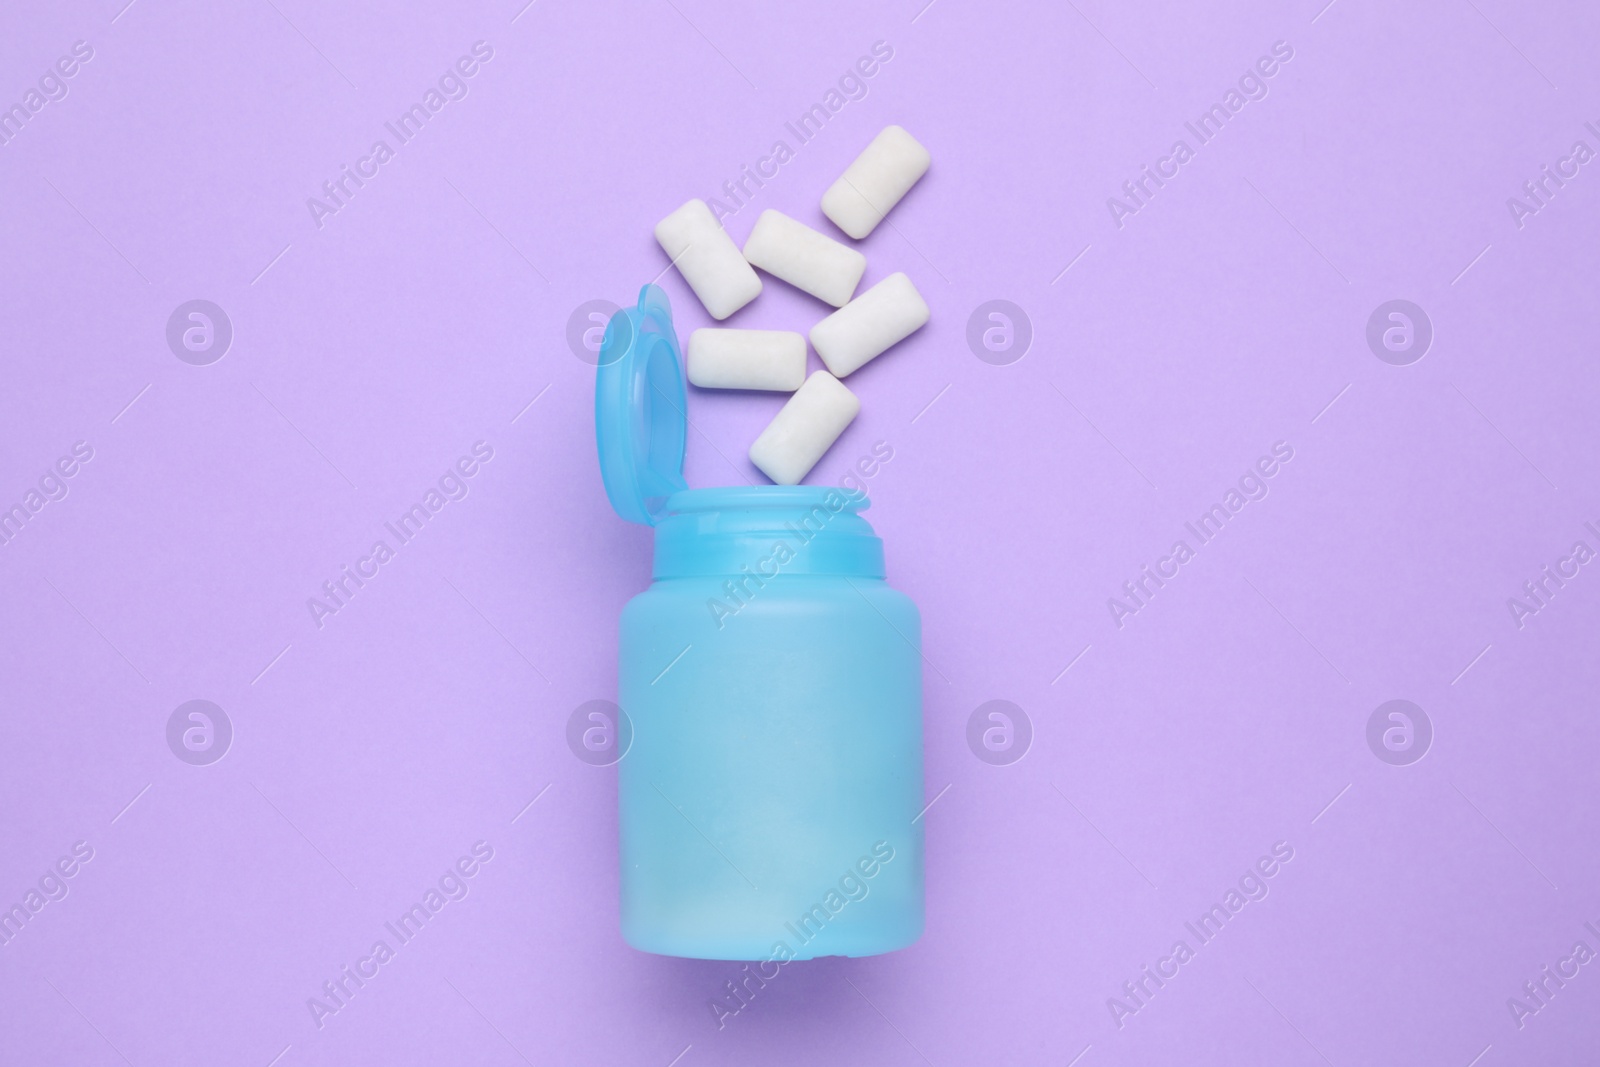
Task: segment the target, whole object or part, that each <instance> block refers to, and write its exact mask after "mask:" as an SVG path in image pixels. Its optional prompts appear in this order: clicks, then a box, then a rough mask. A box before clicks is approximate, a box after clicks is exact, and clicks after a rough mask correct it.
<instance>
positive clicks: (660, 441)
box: [594, 285, 689, 526]
mask: <svg viewBox="0 0 1600 1067" xmlns="http://www.w3.org/2000/svg"><path fill="white" fill-rule="evenodd" d="M681 362H682V356H681V353H680V351H679V349H678V335H677V334H676V333H674V332H673V329H672V307H671V305H670V304H668V303H667V294H666V293H664V292H662V291H661V288H660V287H659V286H656V285H647V286H645V287H644V288H643V289H641V290H640V291H639V306H638V307H632V308H622V309H620V310H618V311H617V312H616V314H614V315H612V316H611V322H610V323H608V324H607V326H606V333H605V339H604V340H603V341H602V342H601V343H600V365H599V367H598V369H597V372H596V374H595V387H594V429H595V439H596V442H597V443H598V445H599V448H600V476H601V477H602V478H603V479H604V480H605V486H606V496H607V497H609V498H610V499H611V506H612V507H613V508H615V509H616V512H617V514H618V515H621V516H622V517H623V518H624V519H627V520H628V521H629V522H638V523H643V524H645V525H647V526H654V525H655V524H656V523H657V522H659V521H660V518H661V515H662V513H663V511H664V510H665V505H666V502H667V497H669V496H671V495H672V494H673V493H676V492H678V491H679V490H680V489H686V488H688V485H687V484H686V483H685V482H684V480H683V449H684V440H685V436H686V433H687V428H688V424H689V423H688V417H687V416H686V415H685V410H684V404H685V399H686V398H685V394H684V388H683V371H682V369H681Z"/></svg>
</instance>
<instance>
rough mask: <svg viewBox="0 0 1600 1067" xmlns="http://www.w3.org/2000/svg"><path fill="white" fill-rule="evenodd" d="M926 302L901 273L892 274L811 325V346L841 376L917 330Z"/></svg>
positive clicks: (925, 309) (849, 372)
mask: <svg viewBox="0 0 1600 1067" xmlns="http://www.w3.org/2000/svg"><path fill="white" fill-rule="evenodd" d="M927 321H928V305H927V302H926V301H924V300H923V299H922V294H921V293H919V292H917V287H916V286H914V285H912V284H911V279H910V278H907V277H906V276H905V275H904V274H899V273H896V274H891V275H889V276H888V277H887V278H885V279H884V280H883V281H881V282H879V283H878V284H877V285H874V286H873V287H872V288H871V289H868V290H867V291H866V292H864V293H862V294H861V295H860V296H858V297H856V298H855V299H854V300H852V301H850V303H848V304H846V305H845V306H844V307H842V308H840V309H839V310H838V311H835V312H834V313H833V314H832V315H829V316H828V317H827V318H825V319H823V320H822V321H821V322H819V323H817V324H816V325H815V326H813V327H811V347H812V348H815V349H816V350H817V355H819V356H821V357H822V362H823V363H824V364H826V366H827V368H828V370H830V371H832V372H833V373H834V375H835V376H836V377H839V378H843V377H845V376H846V375H849V374H852V373H854V372H855V371H857V370H859V369H860V368H861V367H862V366H863V365H864V364H866V363H867V362H868V361H869V360H871V359H873V358H875V357H876V356H878V355H880V354H882V353H883V352H886V351H888V350H889V349H890V348H892V347H893V346H894V345H896V344H899V343H900V342H901V341H903V340H905V339H906V338H907V337H910V336H911V335H912V334H913V333H916V332H917V331H918V330H920V329H921V328H922V326H923V324H924V323H926V322H927Z"/></svg>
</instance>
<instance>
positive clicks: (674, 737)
mask: <svg viewBox="0 0 1600 1067" xmlns="http://www.w3.org/2000/svg"><path fill="white" fill-rule="evenodd" d="M679 363H680V357H679V348H678V342H677V337H676V336H675V334H674V332H673V328H672V318H671V311H670V309H669V307H668V305H667V300H666V296H665V294H664V293H662V291H661V290H660V289H659V288H657V287H655V286H653V285H651V286H646V287H645V288H644V290H643V291H642V292H641V294H640V298H639V305H638V307H636V308H628V309H624V310H622V311H619V312H617V313H616V315H615V316H613V318H612V320H611V323H610V325H609V326H608V327H607V331H606V338H605V342H604V344H603V345H602V348H601V359H600V368H599V373H598V377H597V385H596V399H595V418H596V429H597V436H598V438H599V445H600V465H601V470H602V473H603V475H604V477H605V482H606V492H607V495H608V496H609V497H610V499H611V502H612V505H613V506H614V507H615V508H616V510H617V513H618V514H619V515H621V516H622V517H623V518H625V519H628V520H630V521H633V522H644V523H649V524H650V525H653V526H654V527H655V567H654V576H653V577H654V582H653V584H652V585H651V587H650V588H649V590H647V591H646V592H644V593H642V594H640V595H639V596H637V597H635V598H634V599H633V600H632V601H630V602H629V604H628V606H627V608H626V609H625V610H624V611H623V615H622V628H621V641H620V649H619V682H618V703H619V704H620V705H621V707H622V709H623V711H624V712H625V713H626V714H627V716H628V717H629V719H630V720H631V724H632V744H631V747H630V748H629V749H628V751H627V754H626V755H625V756H624V757H623V758H622V760H621V762H620V763H619V764H618V790H619V796H618V801H619V802H618V819H619V824H620V826H619V830H620V834H619V837H620V846H621V859H622V863H621V872H622V887H621V888H622V933H623V937H624V938H625V939H626V940H627V942H628V943H629V944H630V945H632V946H633V947H635V948H638V949H643V950H645V951H647V952H657V953H662V954H665V955H671V956H690V957H697V958H705V959H730V960H778V961H784V960H789V959H810V958H813V957H816V956H869V955H874V954H877V953H881V952H889V951H892V950H894V949H898V948H904V947H905V946H907V945H909V944H911V943H912V942H914V941H915V940H916V939H917V938H918V937H919V936H920V935H921V933H922V926H923V852H922V848H923V835H922V822H921V820H920V818H919V815H920V812H921V809H922V804H923V789H922V657H921V651H920V647H921V620H920V617H919V615H918V613H917V608H916V605H915V604H913V603H912V602H911V600H910V599H909V598H907V597H906V596H904V595H903V594H901V593H898V592H896V591H895V590H893V589H891V588H889V586H888V584H887V583H886V582H885V581H884V569H883V542H882V541H880V540H879V539H878V538H877V536H875V535H874V534H873V532H872V527H871V526H870V525H868V523H867V521H866V520H865V519H863V518H862V517H861V516H860V514H859V512H860V511H861V510H862V509H864V508H865V507H866V505H867V501H866V498H865V496H864V495H860V494H852V493H850V492H848V491H846V490H844V489H838V488H829V487H813V486H750V487H740V488H725V489H689V488H688V487H687V486H686V485H685V483H684V481H683V451H684V442H685V426H686V422H685V417H684V410H685V408H684V404H685V395H684V388H683V376H682V372H681V370H680V367H679Z"/></svg>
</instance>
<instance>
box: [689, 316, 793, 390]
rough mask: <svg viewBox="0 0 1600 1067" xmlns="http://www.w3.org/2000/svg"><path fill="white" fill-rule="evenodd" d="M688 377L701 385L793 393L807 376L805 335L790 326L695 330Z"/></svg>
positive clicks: (713, 387) (690, 351) (692, 337)
mask: <svg viewBox="0 0 1600 1067" xmlns="http://www.w3.org/2000/svg"><path fill="white" fill-rule="evenodd" d="M687 360H688V364H689V381H690V382H691V383H692V384H694V385H698V386H699V387H700V388H702V389H767V390H771V391H773V392H782V393H792V392H794V391H795V390H796V389H798V388H800V386H801V384H802V383H804V382H805V380H806V339H805V338H804V337H802V336H800V335H799V334H797V333H791V332H789V331H787V330H709V329H700V330H696V331H694V332H693V333H691V334H690V335H689V351H688V354H687Z"/></svg>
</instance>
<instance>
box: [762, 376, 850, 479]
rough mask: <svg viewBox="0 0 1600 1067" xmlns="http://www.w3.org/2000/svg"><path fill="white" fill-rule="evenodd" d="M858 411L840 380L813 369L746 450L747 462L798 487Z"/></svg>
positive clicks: (775, 477) (848, 391) (773, 476)
mask: <svg viewBox="0 0 1600 1067" xmlns="http://www.w3.org/2000/svg"><path fill="white" fill-rule="evenodd" d="M860 410H861V401H860V400H859V399H858V398H857V397H856V395H855V394H854V393H852V392H851V391H850V390H849V389H847V388H845V385H844V383H843V382H841V381H839V379H837V378H835V377H834V376H833V375H831V374H829V373H828V372H827V371H825V370H819V371H816V372H815V373H813V374H812V375H811V377H809V378H807V379H806V382H805V384H804V385H802V386H801V387H800V389H799V390H798V391H797V392H796V393H795V394H794V396H791V397H790V398H789V402H788V403H787V404H784V405H783V410H781V411H779V412H778V414H777V416H776V417H775V418H774V419H773V420H772V422H770V423H769V424H768V425H767V428H766V429H765V430H762V431H761V436H760V437H757V438H756V442H755V444H753V445H751V446H750V462H751V463H754V464H755V465H756V466H757V467H759V468H761V473H762V474H765V475H766V476H767V477H768V478H771V479H772V480H773V481H774V482H777V483H778V484H779V485H799V484H800V482H801V480H802V479H803V478H805V476H806V475H807V474H809V473H811V468H812V467H815V466H816V465H817V460H819V459H821V458H822V456H823V454H824V453H825V452H827V451H828V449H829V448H831V447H833V443H834V442H835V441H837V440H838V439H839V435H840V434H842V433H844V430H845V427H846V426H849V425H850V423H851V422H852V421H853V420H854V419H855V417H856V414H857V413H858V412H859V411H860Z"/></svg>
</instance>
